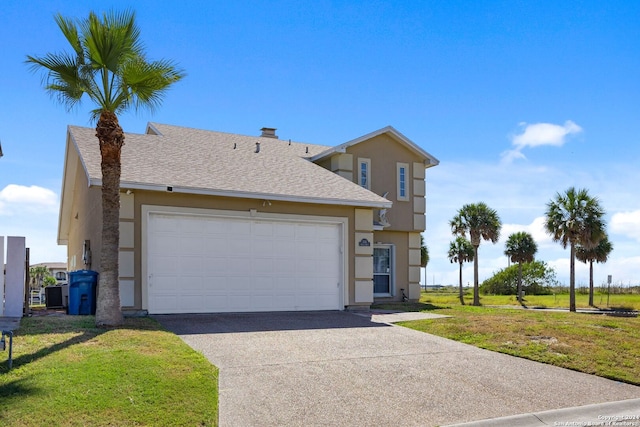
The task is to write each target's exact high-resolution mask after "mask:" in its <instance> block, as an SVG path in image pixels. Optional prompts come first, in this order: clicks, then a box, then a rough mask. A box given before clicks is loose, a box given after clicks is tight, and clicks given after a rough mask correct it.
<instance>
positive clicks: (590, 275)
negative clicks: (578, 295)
mask: <svg viewBox="0 0 640 427" xmlns="http://www.w3.org/2000/svg"><path fill="white" fill-rule="evenodd" d="M589 307H593V261H589Z"/></svg>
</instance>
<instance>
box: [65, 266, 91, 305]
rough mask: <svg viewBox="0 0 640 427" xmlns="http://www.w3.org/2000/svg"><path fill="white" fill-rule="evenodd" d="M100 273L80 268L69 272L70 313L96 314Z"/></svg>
mask: <svg viewBox="0 0 640 427" xmlns="http://www.w3.org/2000/svg"><path fill="white" fill-rule="evenodd" d="M97 286H98V273H97V272H96V271H92V270H78V271H72V272H70V273H69V308H68V309H69V314H74V315H89V314H96V288H97Z"/></svg>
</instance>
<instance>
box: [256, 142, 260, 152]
mask: <svg viewBox="0 0 640 427" xmlns="http://www.w3.org/2000/svg"><path fill="white" fill-rule="evenodd" d="M259 152H260V143H259V142H256V153H259Z"/></svg>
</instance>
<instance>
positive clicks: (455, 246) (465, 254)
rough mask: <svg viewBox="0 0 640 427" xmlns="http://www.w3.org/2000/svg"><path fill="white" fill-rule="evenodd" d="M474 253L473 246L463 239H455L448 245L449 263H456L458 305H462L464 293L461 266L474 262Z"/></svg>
mask: <svg viewBox="0 0 640 427" xmlns="http://www.w3.org/2000/svg"><path fill="white" fill-rule="evenodd" d="M474 255H475V251H474V250H473V245H472V244H471V242H469V241H468V240H467V239H465V238H464V237H456V240H454V241H453V242H451V243H450V244H449V253H448V257H449V261H451V262H452V263H454V262H457V263H458V264H459V265H460V269H459V281H458V283H459V285H460V304H462V305H464V292H463V291H462V264H463V263H465V262H469V261H473V260H474V258H475V257H474Z"/></svg>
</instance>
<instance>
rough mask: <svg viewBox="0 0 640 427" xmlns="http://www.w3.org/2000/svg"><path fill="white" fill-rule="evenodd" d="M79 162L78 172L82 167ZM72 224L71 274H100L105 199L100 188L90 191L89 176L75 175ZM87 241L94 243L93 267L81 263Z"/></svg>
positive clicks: (69, 254)
mask: <svg viewBox="0 0 640 427" xmlns="http://www.w3.org/2000/svg"><path fill="white" fill-rule="evenodd" d="M75 161H77V162H78V165H77V170H79V171H81V170H83V169H82V166H81V165H80V161H79V160H77V157H76V160H75ZM70 221H71V224H70V226H69V239H68V245H67V264H68V269H69V271H75V270H82V269H85V268H87V269H91V270H96V271H98V269H99V267H100V248H101V246H102V235H101V227H102V199H101V192H100V189H99V188H90V187H89V185H88V182H87V177H86V175H84V174H83V173H79V174H77V175H76V180H75V182H74V191H73V199H72V202H71V219H70ZM85 240H89V241H90V243H91V265H85V264H84V263H83V261H82V250H83V244H84V241H85Z"/></svg>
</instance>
